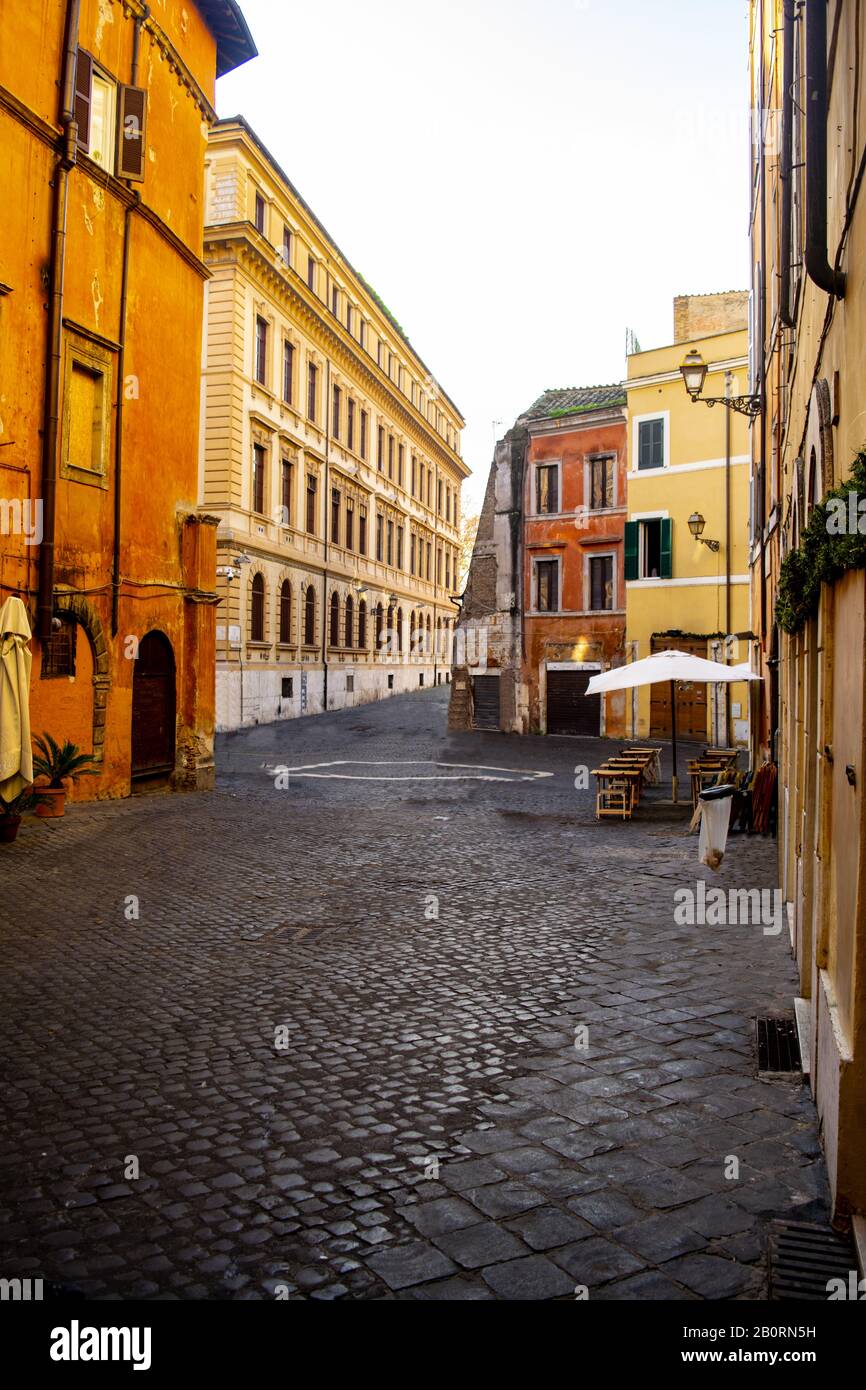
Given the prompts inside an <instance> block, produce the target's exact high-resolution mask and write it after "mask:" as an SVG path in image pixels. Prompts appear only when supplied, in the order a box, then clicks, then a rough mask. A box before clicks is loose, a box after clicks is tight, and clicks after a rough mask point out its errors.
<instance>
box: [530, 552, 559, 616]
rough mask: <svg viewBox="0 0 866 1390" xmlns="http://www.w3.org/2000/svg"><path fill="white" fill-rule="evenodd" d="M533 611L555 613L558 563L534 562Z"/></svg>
mask: <svg viewBox="0 0 866 1390" xmlns="http://www.w3.org/2000/svg"><path fill="white" fill-rule="evenodd" d="M534 567H535V594H534V599H535V611H536V612H537V613H555V612H556V611H557V609H558V607H559V561H558V560H536V561H535V566H534Z"/></svg>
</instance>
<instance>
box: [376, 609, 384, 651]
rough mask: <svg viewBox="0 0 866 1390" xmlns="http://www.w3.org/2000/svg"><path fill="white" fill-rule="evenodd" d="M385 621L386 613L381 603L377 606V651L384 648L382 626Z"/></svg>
mask: <svg viewBox="0 0 866 1390" xmlns="http://www.w3.org/2000/svg"><path fill="white" fill-rule="evenodd" d="M384 621H385V613H384V610H383V608H382V605H381V603H377V604H376V651H379V649H380V647H381V646H382V625H383V623H384Z"/></svg>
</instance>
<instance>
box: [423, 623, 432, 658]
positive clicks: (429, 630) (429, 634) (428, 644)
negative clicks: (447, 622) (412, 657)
mask: <svg viewBox="0 0 866 1390" xmlns="http://www.w3.org/2000/svg"><path fill="white" fill-rule="evenodd" d="M424 650H425V652H426V653H427V655H428V656H429V655H430V653H431V652H432V650H433V619H432V618H431V617H430V614H429V613H428V614H427V642H426V645H425V647H424Z"/></svg>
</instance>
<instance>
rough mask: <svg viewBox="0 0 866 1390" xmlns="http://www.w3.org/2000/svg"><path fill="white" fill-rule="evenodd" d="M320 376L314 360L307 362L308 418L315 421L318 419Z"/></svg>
mask: <svg viewBox="0 0 866 1390" xmlns="http://www.w3.org/2000/svg"><path fill="white" fill-rule="evenodd" d="M318 376H319V369H318V367H317V366H316V364H315V363H314V362H309V363H308V364H307V419H308V420H312V421H313V422H314V423H315V419H316V389H317V382H318Z"/></svg>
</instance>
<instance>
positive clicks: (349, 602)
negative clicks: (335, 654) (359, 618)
mask: <svg viewBox="0 0 866 1390" xmlns="http://www.w3.org/2000/svg"><path fill="white" fill-rule="evenodd" d="M343 645H344V646H345V647H353V646H354V645H355V601H354V599H353V598H352V595H351V594H350V595H349V597H348V598H347V599H346V616H345V619H344V621H343Z"/></svg>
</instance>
